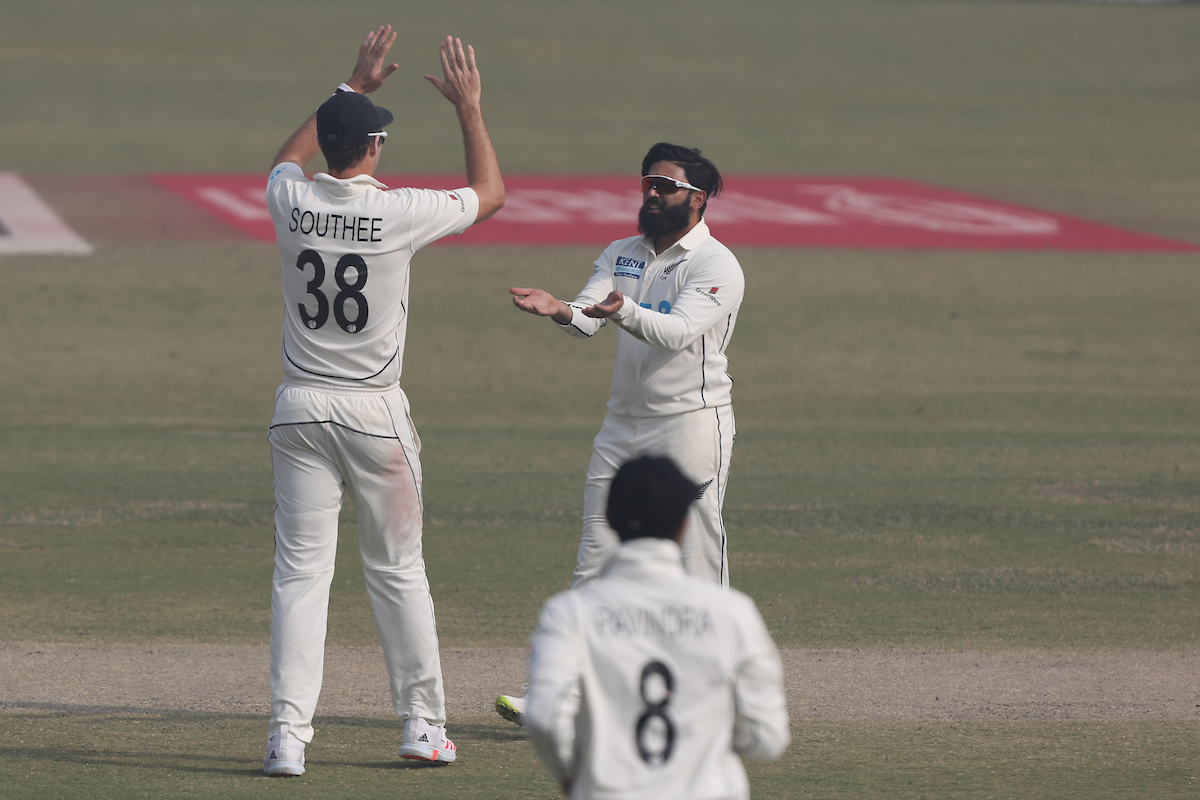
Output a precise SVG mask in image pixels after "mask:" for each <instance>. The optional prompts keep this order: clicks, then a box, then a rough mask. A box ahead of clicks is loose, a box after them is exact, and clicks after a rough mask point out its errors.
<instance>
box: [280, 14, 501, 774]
mask: <svg viewBox="0 0 1200 800" xmlns="http://www.w3.org/2000/svg"><path fill="white" fill-rule="evenodd" d="M395 40H396V34H395V33H393V32H392V28H391V26H390V25H389V26H384V27H382V28H380V29H378V30H376V31H373V32H372V33H370V34H368V35H367V37H366V39H365V40H364V41H363V44H362V47H361V48H360V50H359V55H358V61H357V63H356V64H355V67H354V72H353V75H352V76H351V78H350V80H349V81H347V82H346V83H344V84H342V85H341V86H340V87H338V91H337V92H336V93H335V94H334V95H333V96H332V97H330V98H329V99H328V100H326V101H325V102H324V103H323V104H322V105H321V107H320V108H319V109H317V111H316V113H315V114H313V115H312V116H311V117H309V118H308V120H307V121H306V122H305V123H304V124H303V125H301V126H300V128H299V129H298V130H297V131H296V132H295V133H294V134H292V136H291V138H289V139H288V141H287V142H286V143H285V144H284V145H283V147H282V149H280V151H279V154H278V155H277V156H276V157H275V161H274V165H273V166H272V168H271V173H270V178H269V180H268V183H267V205H268V207H269V208H270V211H271V218H272V220H273V221H274V223H275V234H276V238H277V240H278V244H279V255H280V270H281V273H280V274H281V277H282V283H283V298H284V319H283V343H282V361H283V372H284V381H283V385H282V386H280V387H279V390H278V392H277V393H276V401H275V413H274V416H273V417H272V419H271V429H270V442H271V457H272V463H273V467H274V476H275V573H274V579H273V582H272V590H271V722H270V728H269V731H268V739H267V752H266V755H265V757H264V759H263V768H264V770H265V771H266V773H267V774H268V775H301V774H303V773H304V748H305V745H306V744H307V743H309V742H310V741H312V737H313V727H312V719H313V714H314V711H315V709H316V705H317V697H318V695H319V693H320V691H321V678H322V666H323V657H324V648H325V630H326V618H327V612H328V605H329V587H330V583H331V582H332V579H333V568H334V553H335V551H336V547H337V533H338V513H339V511H340V510H341V505H342V495H343V492H345V491H348V492H349V493H350V494H351V496H352V497H353V498H354V503H355V506H356V507H357V509H358V517H359V527H358V531H359V552H360V554H361V556H362V564H363V574H364V576H365V578H366V585H367V593H368V596H369V598H370V601H371V610H372V612H373V614H374V616H375V627H376V630H377V631H378V633H379V639H380V642H381V644H382V645H383V653H384V658H385V661H386V663H387V670H388V675H389V677H390V681H391V692H392V703H393V706H394V708H395V710H396V714H398V715H399V716H400V718H401V719H402V720H404V733H403V740H402V744H401V745H400V755H401V756H402V757H404V758H411V759H419V760H424V761H434V762H450V761H454V760H455V757H456V750H455V746H454V743H453V742H451V741H450V740H449V739H447V738H446V729H445V725H446V710H445V697H444V694H443V689H442V671H441V660H440V656H439V653H438V640H437V630H436V627H435V623H434V610H433V600H432V598H431V597H430V593H429V584H428V582H427V580H426V577H425V561H424V559H423V557H422V552H421V465H420V461H419V460H418V457H417V454H418V453H419V451H420V446H421V445H420V440H419V439H418V437H417V434H416V430H415V429H414V427H413V423H412V419H411V418H410V416H409V405H408V399H407V398H406V397H405V395H404V392H403V391H401V389H400V373H401V367H402V365H403V359H404V339H405V330H406V326H407V324H408V308H409V297H408V287H409V261H410V259H411V258H412V257H413V254H414V253H416V251H417V250H419V249H420V248H422V247H424V246H425V245H427V244H429V243H430V242H433V241H435V240H436V239H439V238H441V237H443V236H446V235H448V234H453V233H461V232H462V231H464V230H466V229H467V228H468V227H470V226H471V225H472V224H474V223H476V222H480V221H482V220H485V219H487V218H488V217H490V216H491V215H492V214H494V213H496V211H498V210H499V209H500V207H501V206H502V205H503V204H504V183H503V180H502V178H501V175H500V166H499V163H498V162H497V160H496V153H495V150H494V149H493V147H492V142H491V139H490V137H489V135H488V131H487V127H486V126H485V125H484V121H483V115H482V112H481V110H480V78H479V71H478V69H477V67H476V65H475V53H474V50H473V49H472V48H470V47H467V48H466V49H465V50H464V48H463V45H462V42H461V41H460V40H458V39H453V38H451V37H446V40H445V41H444V42H442V43H441V45H440V53H441V62H442V71H443V78H442V79H439V78H436V77H434V76H431V75H427V76H425V77H426V78H427V79H428V80H429V81H430V82H431V83H433V85H434V86H435V87H436V88H437V89H438V90H439V91H440V92H441V93H442V94H443V95H444V96H445V97H446V99H447V100H449V101H450V102H451V103H452V104H453V105H454V108H455V111H456V112H457V113H458V120H459V123H460V126H461V128H462V137H463V147H464V150H465V151H466V166H467V184H468V185H467V186H466V187H464V188H461V189H455V190H453V191H429V190H422V189H406V188H402V189H389V188H388V187H387V186H385V185H384V184H382V183H380V182H379V181H377V180H375V178H373V177H372V175H373V174H374V172H375V171H376V168H377V167H378V165H379V157H380V153H381V151H382V149H383V145H384V141H385V139H386V137H387V135H388V134H387V132H386V131H385V130H384V128H385V127H386V126H387V125H388V124H389V123H391V122H392V119H393V117H392V114H391V113H390V112H389V111H387V110H386V109H383V108H380V107H378V106H376V105H374V104H373V103H372V102H371V101H370V100H369V99H368V98H367V97H366V94H367V93H369V92H373V91H375V90H376V89H378V88H379V87H380V86H382V85H383V82H384V80H386V78H387V77H388V76H389V75H390V74H391V73H392V72H393V71H395V70H396V68H397V65H396V64H388V65H387V66H384V59H385V57H386V56H387V53H388V50H389V49H390V48H391V46H392V43H393V42H395ZM318 149H319V150H320V151H321V153H322V154H323V155H324V156H325V160H326V162H327V164H328V169H329V171H328V172H327V173H318V174H317V175H315V176H314V177H313V178H312V179H311V180H310V179H308V178H306V177H305V175H304V172H303V167H304V165H305V164H307V163H308V162H309V161H310V160H311V159H312V158H313V157H314V156H315V155H316V154H317V150H318Z"/></svg>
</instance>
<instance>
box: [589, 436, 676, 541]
mask: <svg viewBox="0 0 1200 800" xmlns="http://www.w3.org/2000/svg"><path fill="white" fill-rule="evenodd" d="M697 493H698V489H697V487H696V484H694V483H692V482H691V481H690V480H688V479H687V478H685V477H684V475H683V473H682V472H680V471H679V467H677V466H676V465H675V462H674V461H672V460H671V459H669V458H666V457H665V456H643V457H641V458H637V459H634V460H633V461H630V462H628V463H627V464H625V465H624V466H623V467H621V468H620V469H619V470H617V474H616V476H614V477H613V480H612V485H611V486H610V487H609V490H608V504H607V508H606V509H605V516H606V517H608V524H609V525H611V526H612V527H613V530H615V531H616V532H617V535H618V536H620V537H621V541H622V542H625V541H628V540H630V539H641V538H644V537H656V538H659V539H673V538H675V533H676V532H677V531H678V530H679V526H680V525H681V524H682V523H683V518H684V517H686V516H687V512H688V506H690V505H691V504H692V502H693V501H694V500H695V499H696V495H697Z"/></svg>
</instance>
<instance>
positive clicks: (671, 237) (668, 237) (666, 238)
mask: <svg viewBox="0 0 1200 800" xmlns="http://www.w3.org/2000/svg"><path fill="white" fill-rule="evenodd" d="M335 177H336V176H335ZM699 224H700V217H696V218H695V219H693V220H692V221H691V222H689V223H688V225H687V227H686V228H680V229H679V230H677V231H671V232H670V233H667V234H663V235H662V236H659V237H657V238H656V239H655V240H654V255H656V256H660V255H662V254H663V251H664V250H666V249H667V248H668V247H670V246H671V245H673V244H675V243H676V242H678V241H679V240H680V239H682V238H683V237H685V236H687V235H688V234H689V233H691V232H692V228H694V227H696V226H697V225H699Z"/></svg>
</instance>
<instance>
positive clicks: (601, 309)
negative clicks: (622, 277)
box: [583, 289, 625, 319]
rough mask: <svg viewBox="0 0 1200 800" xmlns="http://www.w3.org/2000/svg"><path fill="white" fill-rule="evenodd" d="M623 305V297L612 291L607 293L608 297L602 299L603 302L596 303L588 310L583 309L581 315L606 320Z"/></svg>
mask: <svg viewBox="0 0 1200 800" xmlns="http://www.w3.org/2000/svg"><path fill="white" fill-rule="evenodd" d="M623 305H625V295H623V294H621V293H620V292H618V291H617V290H616V289H613V290H612V291H611V292H609V293H608V297H606V298H604V301H603V302H601V303H596V305H594V306H591V307H590V308H585V309H584V310H583V315H584V316H585V317H591V318H592V319H608V318H609V317H611V316H612V315H613V314H615V313H617V311H618V310H620V308H621V306H623Z"/></svg>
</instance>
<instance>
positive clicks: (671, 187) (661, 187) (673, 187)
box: [642, 175, 704, 194]
mask: <svg viewBox="0 0 1200 800" xmlns="http://www.w3.org/2000/svg"><path fill="white" fill-rule="evenodd" d="M651 189H653V190H654V191H656V192H658V193H659V194H675V192H677V191H679V190H680V189H687V190H689V191H692V192H703V191H704V190H703V189H701V188H700V187H699V186H692V185H691V184H690V183H684V182H683V181H677V180H675V179H674V178H670V177H667V176H666V175H643V176H642V194H649V192H650V190H651Z"/></svg>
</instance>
